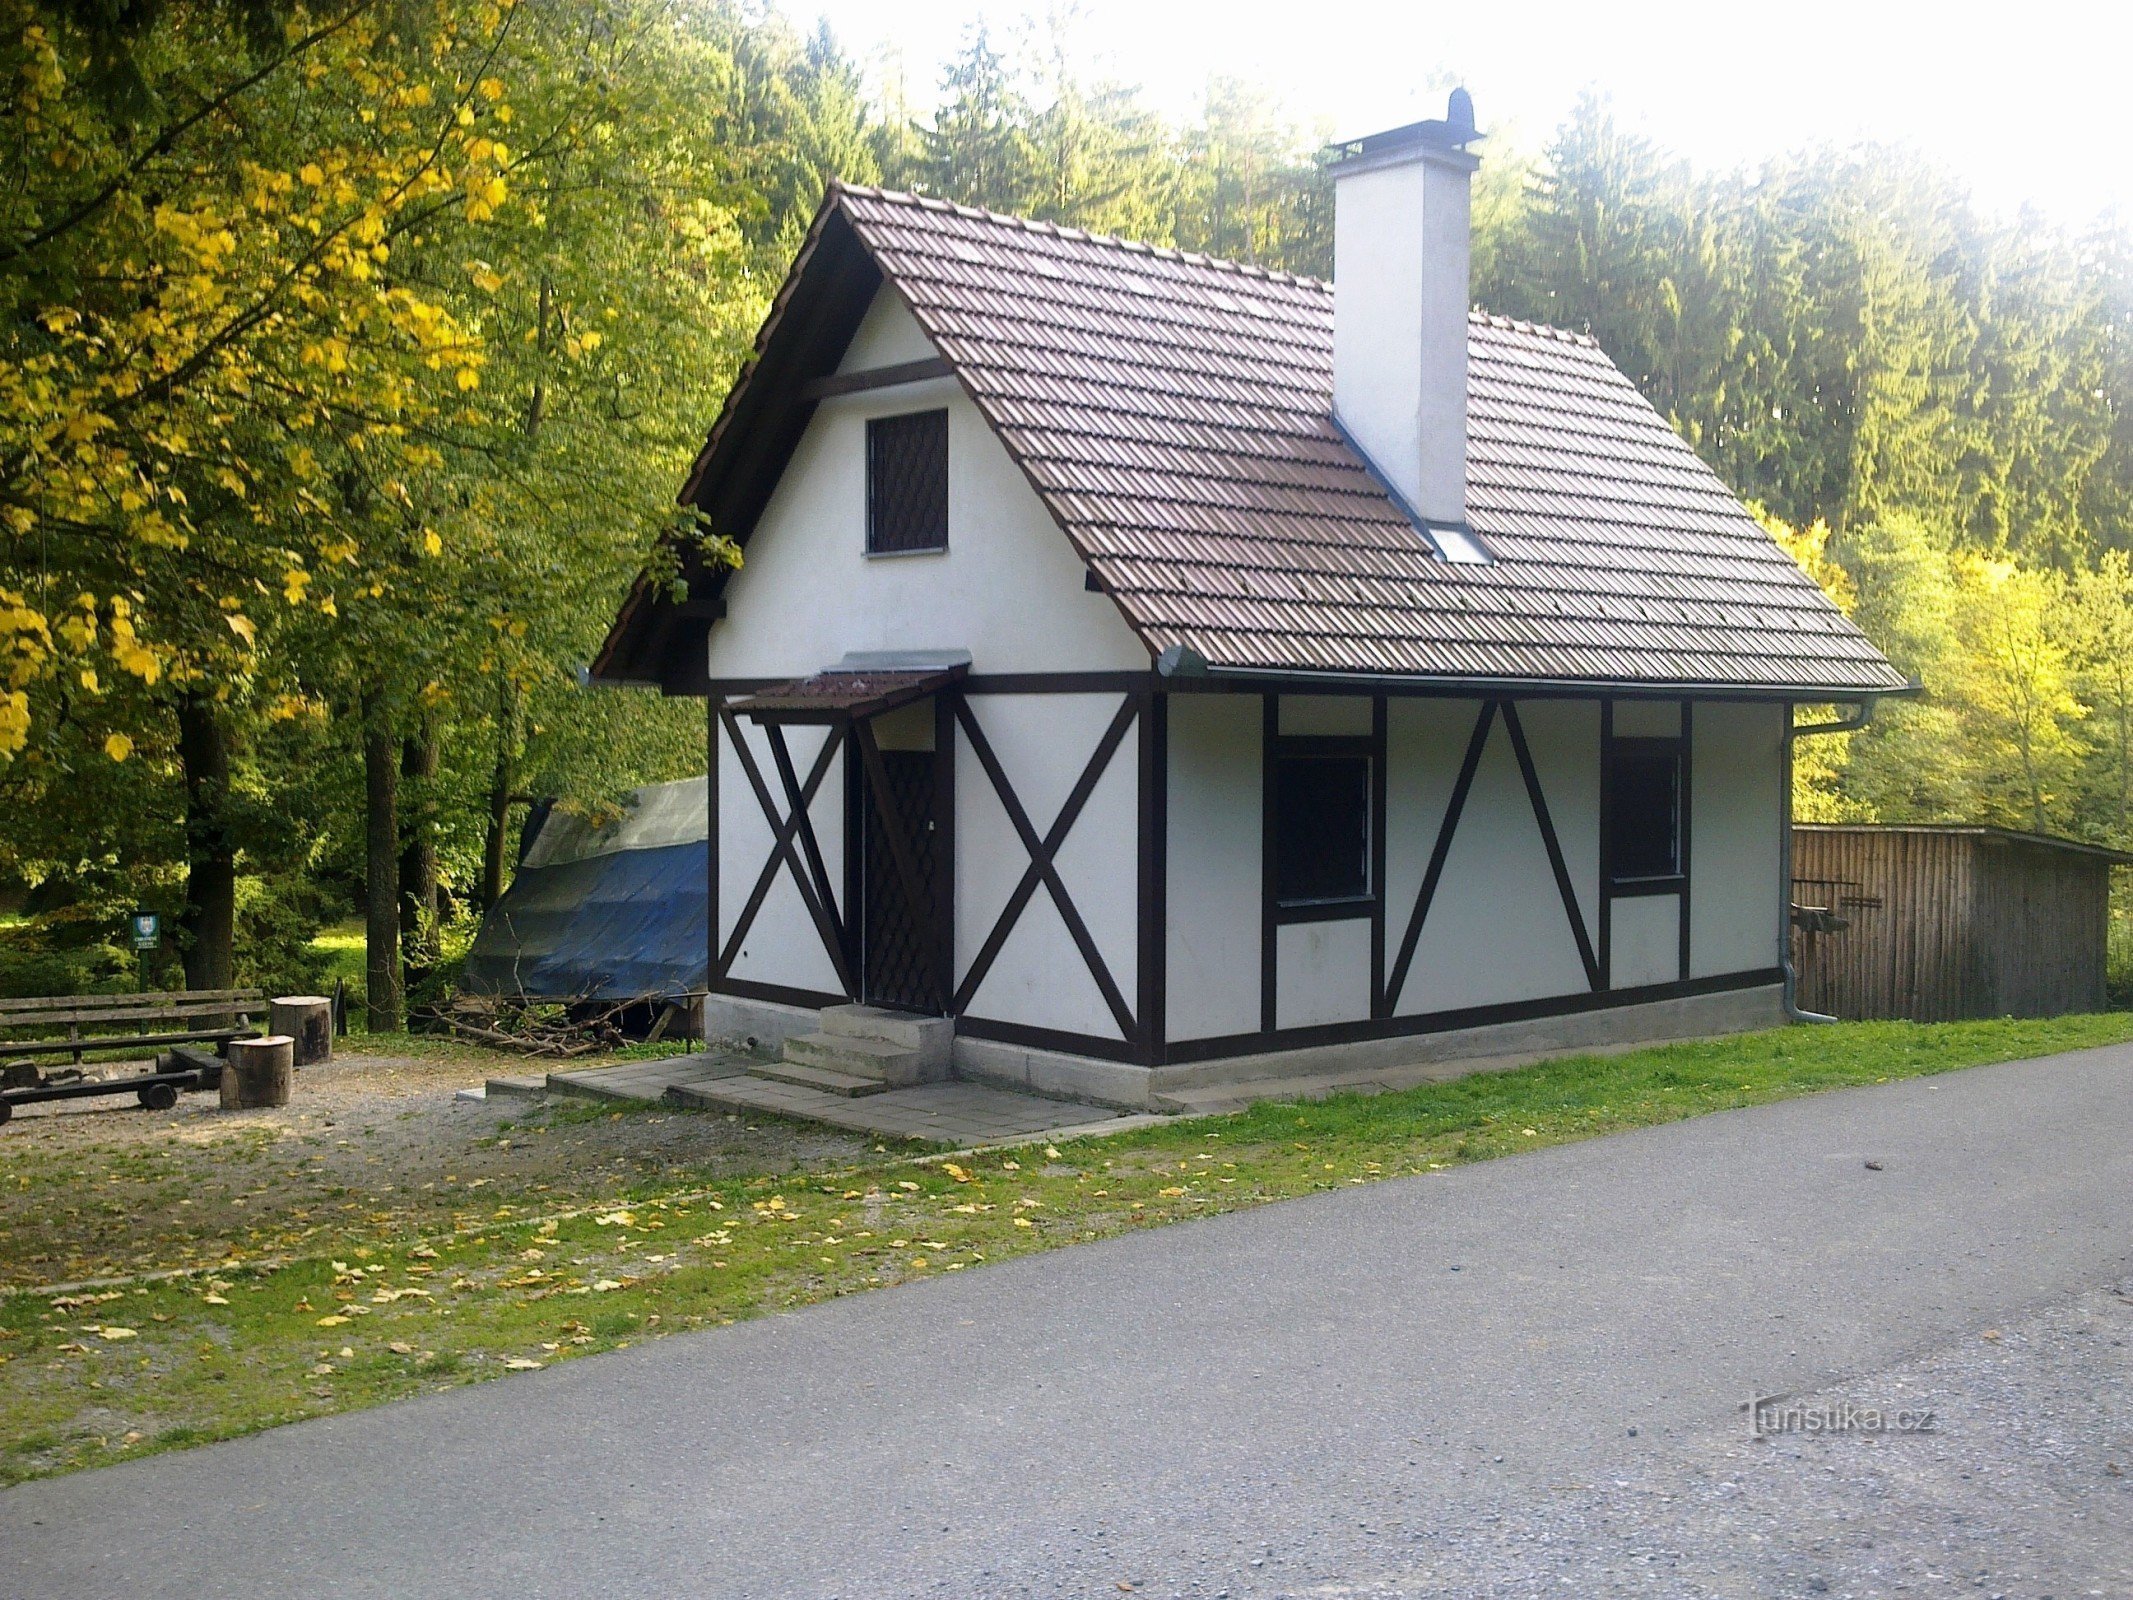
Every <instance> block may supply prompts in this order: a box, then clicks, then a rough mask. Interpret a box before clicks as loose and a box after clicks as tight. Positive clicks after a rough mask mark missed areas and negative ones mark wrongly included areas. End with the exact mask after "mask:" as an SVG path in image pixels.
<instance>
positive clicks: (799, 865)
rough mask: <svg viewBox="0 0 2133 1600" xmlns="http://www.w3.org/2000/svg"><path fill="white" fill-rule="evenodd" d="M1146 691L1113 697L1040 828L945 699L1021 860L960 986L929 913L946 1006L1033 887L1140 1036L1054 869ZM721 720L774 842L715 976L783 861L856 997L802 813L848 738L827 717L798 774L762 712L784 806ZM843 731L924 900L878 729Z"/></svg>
mask: <svg viewBox="0 0 2133 1600" xmlns="http://www.w3.org/2000/svg"><path fill="white" fill-rule="evenodd" d="M1147 698H1148V697H1147V696H1143V695H1129V696H1127V697H1126V698H1125V699H1124V700H1122V701H1121V702H1120V704H1119V707H1118V710H1117V712H1116V713H1115V714H1114V715H1113V716H1112V718H1111V721H1110V723H1109V724H1108V725H1107V726H1106V727H1105V729H1104V732H1103V735H1102V737H1101V738H1100V739H1098V740H1097V743H1096V748H1095V750H1094V751H1093V752H1092V753H1091V754H1090V756H1089V759H1088V761H1087V763H1086V764H1085V765H1084V766H1083V768H1082V771H1081V775H1080V777H1079V778H1078V779H1077V780H1076V781H1075V784H1074V787H1073V789H1072V790H1071V791H1070V792H1069V793H1068V795H1067V797H1066V800H1065V801H1064V802H1063V803H1062V804H1061V806H1060V808H1059V812H1058V815H1057V816H1055V817H1054V818H1053V819H1052V824H1051V826H1050V827H1049V828H1047V829H1046V830H1045V831H1044V832H1043V833H1042V834H1040V833H1038V831H1037V827H1036V824H1035V823H1034V822H1032V821H1031V819H1030V815H1029V810H1028V808H1027V807H1026V806H1024V805H1023V803H1022V799H1021V797H1020V796H1019V795H1018V794H1016V792H1015V788H1014V784H1013V783H1012V781H1011V780H1010V779H1009V778H1008V775H1007V772H1006V769H1005V768H1004V767H1003V766H1002V765H1001V762H1000V758H999V755H998V753H997V752H996V751H995V750H994V749H993V745H992V741H991V740H990V739H988V738H987V737H986V735H985V730H984V728H983V727H982V726H981V725H980V724H979V722H978V720H977V718H976V716H975V715H974V714H973V713H972V712H971V710H970V707H969V705H968V704H967V703H966V702H965V701H964V699H963V697H962V696H961V695H959V694H958V695H952V696H950V701H951V705H952V708H953V725H954V726H959V727H961V729H962V730H963V736H964V737H965V738H966V739H967V740H968V741H969V743H970V749H971V753H972V754H973V755H975V756H976V757H977V760H978V764H979V766H980V767H982V768H983V769H984V772H985V776H986V779H987V781H988V782H990V784H991V785H992V789H993V793H994V794H995V795H997V796H998V797H999V801H1000V806H1001V809H1002V810H1003V811H1004V812H1005V813H1006V815H1007V819H1008V822H1009V823H1010V825H1011V826H1012V827H1013V828H1014V830H1015V833H1016V836H1017V837H1018V838H1019V839H1020V840H1021V842H1022V848H1023V850H1024V851H1025V852H1026V853H1027V855H1028V857H1029V862H1028V865H1027V866H1026V867H1025V868H1024V869H1023V872H1022V876H1021V878H1020V879H1019V880H1018V881H1017V883H1016V884H1015V887H1014V891H1013V892H1012V893H1011V894H1009V895H1008V897H1007V901H1006V904H1005V905H1004V906H1002V908H1001V910H1000V914H999V916H998V918H996V919H995V921H994V923H993V925H992V928H991V930H990V931H989V932H988V933H987V934H986V936H985V939H984V942H983V943H982V944H980V945H979V947H978V952H977V955H976V956H975V958H974V959H973V960H972V961H971V963H970V967H969V969H968V971H966V972H965V973H964V975H963V980H962V982H961V983H960V984H955V985H952V986H951V984H950V983H949V982H948V981H946V975H947V974H949V973H950V972H952V970H953V952H952V950H951V949H950V948H949V947H948V946H949V941H950V939H951V938H952V933H951V931H950V930H949V928H948V927H947V926H946V925H945V924H944V923H943V922H941V921H940V920H938V919H936V920H935V921H934V923H933V929H934V936H933V938H932V939H930V940H929V941H928V946H927V959H928V961H929V962H930V963H931V965H932V971H933V976H934V979H935V985H936V989H937V991H938V992H939V993H940V994H942V995H943V996H945V997H946V1008H947V1011H948V1013H949V1015H951V1016H956V1015H960V1014H961V1013H962V1012H963V1011H964V1010H965V1009H967V1008H968V1006H969V1005H970V1003H971V1001H972V999H973V998H974V997H975V996H976V994H977V991H978V988H979V986H980V985H981V984H982V983H983V982H984V981H985V977H986V975H987V974H988V973H989V972H990V971H991V970H992V967H993V963H994V962H995V961H996V960H997V959H998V957H999V954H1000V951H1001V949H1002V948H1003V947H1004V946H1005V945H1006V943H1007V939H1008V936H1009V935H1010V934H1011V933H1013V932H1014V930H1015V927H1016V925H1017V923H1018V922H1019V921H1020V919H1021V917H1022V913H1023V912H1024V911H1025V910H1026V909H1027V908H1028V906H1029V903H1030V901H1031V900H1032V899H1033V898H1034V897H1035V895H1036V892H1037V889H1038V887H1039V886H1040V885H1041V886H1042V887H1043V888H1044V889H1045V891H1046V892H1047V893H1048V894H1049V895H1050V896H1051V899H1052V903H1053V905H1054V906H1056V907H1057V908H1058V911H1059V917H1060V921H1061V922H1062V923H1064V924H1065V926H1066V930H1067V934H1068V936H1069V937H1070V938H1072V940H1073V941H1074V947H1075V949H1076V950H1077V951H1078V952H1079V953H1080V955H1081V958H1082V960H1083V962H1085V963H1086V964H1087V967H1088V970H1089V975H1090V977H1091V978H1092V979H1094V980H1095V983H1096V987H1097V990H1098V992H1099V993H1101V994H1102V996H1103V1000H1104V1004H1105V1006H1106V1007H1107V1008H1108V1009H1109V1010H1110V1012H1111V1017H1112V1020H1113V1021H1114V1022H1115V1023H1116V1024H1117V1025H1118V1029H1119V1032H1120V1034H1121V1035H1122V1036H1123V1037H1124V1038H1126V1039H1129V1040H1131V1039H1137V1038H1139V1037H1140V1031H1139V1022H1138V1019H1137V1018H1136V1017H1135V1014H1134V1009H1133V1007H1131V1006H1129V1005H1128V1004H1127V1003H1126V997H1125V995H1124V993H1123V992H1122V991H1121V990H1120V988H1119V986H1118V982H1117V980H1116V979H1115V978H1114V977H1113V976H1112V974H1111V969H1110V966H1109V964H1108V963H1107V962H1106V961H1105V960H1104V958H1103V953H1102V951H1100V950H1099V949H1098V948H1097V945H1096V939H1095V936H1094V935H1093V934H1091V933H1090V931H1089V926H1088V923H1087V922H1086V921H1085V920H1084V919H1083V917H1082V915H1081V912H1080V909H1079V908H1078V907H1076V905H1075V904H1074V898H1073V896H1072V895H1071V894H1070V893H1069V892H1068V890H1067V886H1066V882H1065V880H1064V879H1063V878H1062V877H1061V876H1060V872H1059V867H1058V855H1059V851H1060V849H1061V847H1062V846H1064V845H1065V843H1066V840H1067V836H1068V835H1069V834H1070V833H1071V832H1072V831H1073V828H1074V824H1075V823H1076V822H1077V821H1078V820H1079V819H1080V817H1081V813H1082V811H1083V810H1084V809H1085V808H1086V806H1087V805H1088V802H1089V797H1090V796H1091V795H1092V794H1094V793H1095V791H1096V786H1097V784H1098V783H1099V782H1101V781H1102V779H1103V776H1104V774H1105V773H1106V772H1107V771H1109V770H1110V765H1111V761H1112V759H1113V758H1114V757H1115V756H1116V755H1117V753H1118V748H1119V746H1120V745H1121V744H1122V743H1123V742H1124V740H1125V737H1126V734H1127V733H1128V731H1129V730H1131V729H1132V727H1133V726H1134V723H1135V721H1136V720H1137V719H1138V718H1139V717H1140V716H1141V715H1142V702H1143V701H1144V700H1145V699H1147ZM719 719H720V721H721V722H722V723H723V724H724V726H725V729H726V736H727V738H728V739H729V740H731V742H732V744H733V750H734V755H735V758H736V760H737V761H738V762H739V764H740V768H741V771H742V774H743V775H744V776H745V777H746V778H747V780H748V786H749V788H750V789H751V790H753V791H754V794H755V798H756V804H757V805H758V806H759V807H760V808H761V809H762V813H763V818H764V820H765V821H766V822H767V823H768V824H769V825H770V831H771V850H770V856H769V858H768V859H767V860H766V861H765V862H764V864H763V867H762V870H761V871H760V872H759V873H758V874H757V875H756V880H755V885H754V887H753V889H752V890H751V891H750V893H749V895H748V899H747V901H746V903H745V904H744V905H743V906H742V908H741V913H740V916H739V917H738V918H737V919H736V920H735V922H734V925H733V932H732V933H731V934H730V935H728V937H727V939H726V942H725V944H724V946H723V947H722V948H721V949H720V951H719V956H718V972H717V976H719V977H723V976H725V975H726V973H727V972H729V971H730V970H731V968H732V965H733V962H734V959H735V958H736V957H737V956H738V955H739V953H740V948H741V941H742V940H743V939H744V938H745V937H746V936H747V934H748V930H749V929H750V927H751V926H753V924H754V921H755V918H756V914H757V913H758V911H760V910H761V908H762V905H763V902H764V900H765V899H766V898H767V897H768V896H769V894H770V890H771V887H772V886H773V885H774V884H775V883H776V882H777V878H778V873H779V871H780V870H781V869H789V870H790V871H791V874H792V880H793V886H794V887H795V888H796V889H797V890H798V891H799V894H800V899H801V902H802V903H803V904H804V905H805V906H806V908H807V914H808V917H809V919H810V920H811V921H812V922H813V923H814V925H815V931H816V932H817V934H818V935H820V937H821V939H822V945H823V949H824V950H825V951H826V952H827V954H828V956H829V958H830V963H831V965H832V967H833V968H834V969H835V971H836V975H837V982H838V984H839V985H840V986H841V987H842V988H843V990H844V992H845V993H846V994H847V995H851V996H854V997H856V996H857V995H858V994H859V984H858V982H857V974H856V972H855V969H854V960H853V952H852V947H851V939H850V928H849V925H848V923H847V921H846V919H845V917H844V916H843V915H842V914H840V912H839V909H838V903H837V894H836V891H835V889H834V887H833V886H832V884H831V881H830V874H829V869H828V865H827V863H826V861H825V860H824V857H823V854H822V847H821V842H820V840H819V839H818V838H817V836H816V834H815V827H814V820H813V817H812V815H811V812H810V808H811V806H812V804H813V802H814V799H815V796H816V794H817V793H818V792H819V791H820V789H821V787H822V783H823V780H824V778H825V777H826V776H827V775H828V773H829V769H830V764H831V761H832V759H833V758H834V757H835V755H836V753H837V751H838V749H839V748H840V746H841V745H842V744H843V743H844V742H845V741H844V740H843V739H842V738H840V736H839V730H838V728H837V727H836V726H835V725H834V724H832V725H831V727H830V728H829V731H828V733H827V735H826V737H825V738H824V739H823V741H822V748H821V749H820V750H819V751H818V752H817V753H816V755H815V759H814V763H813V765H812V766H811V767H810V768H809V769H808V772H807V775H806V776H805V778H802V777H801V775H800V772H799V769H798V767H797V766H796V764H795V763H794V761H793V758H792V751H791V747H790V746H789V745H788V743H787V742H786V738H785V729H784V725H783V724H782V723H781V722H778V721H772V720H767V719H766V720H764V721H763V722H762V723H761V726H762V728H763V730H764V735H765V738H766V739H767V741H768V743H769V745H770V754H771V763H772V765H773V766H774V767H775V769H776V771H777V776H778V782H779V787H780V789H781V790H782V792H783V798H784V805H783V807H781V806H780V805H779V803H778V799H777V797H776V796H774V795H773V794H772V792H771V788H770V785H769V783H768V782H767V781H766V779H765V778H764V775H763V770H762V765H761V763H759V762H758V761H757V760H756V757H755V753H754V751H753V750H752V749H751V748H750V747H749V743H748V740H747V737H746V735H745V734H744V732H743V731H742V728H741V722H740V718H739V717H738V716H737V715H736V714H735V713H734V712H733V711H732V710H731V709H730V708H727V707H721V708H720V710H719ZM947 727H948V723H947V719H942V723H941V727H940V731H941V732H942V733H945V732H946V731H947ZM848 730H849V740H850V744H851V746H852V747H854V748H856V750H857V752H858V756H859V761H860V765H861V768H862V770H863V771H864V773H865V775H866V779H867V782H866V784H865V785H864V787H865V789H866V791H867V792H868V793H869V794H870V795H871V796H872V804H873V806H874V810H875V815H876V816H877V817H878V818H879V820H880V822H881V826H882V833H883V835H884V837H885V838H886V840H887V841H888V846H889V854H890V857H891V860H892V862H893V864H894V867H895V870H896V876H897V881H898V883H899V885H900V886H901V888H902V889H903V892H904V893H905V895H906V896H907V897H909V901H910V903H911V904H912V905H913V906H916V907H924V906H927V905H929V904H930V899H929V896H928V894H927V891H926V888H925V885H924V881H923V879H922V876H921V874H920V871H919V866H918V860H917V855H916V852H915V850H914V848H913V845H912V837H911V826H910V820H909V819H906V818H904V817H903V816H901V815H899V814H898V812H897V810H896V806H895V803H894V800H893V799H892V797H891V790H890V786H889V781H888V774H887V771H886V769H885V767H884V765H883V762H882V756H881V746H880V743H879V741H878V740H877V739H876V738H875V735H874V730H873V727H872V724H871V719H870V718H867V717H853V718H851V719H850V722H849V725H848ZM921 820H923V819H921ZM849 845H850V842H849V841H847V847H848V848H849Z"/></svg>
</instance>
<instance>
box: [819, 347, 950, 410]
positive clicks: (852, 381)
mask: <svg viewBox="0 0 2133 1600" xmlns="http://www.w3.org/2000/svg"><path fill="white" fill-rule="evenodd" d="M954 376H955V368H953V367H951V366H949V365H948V363H947V362H945V361H943V360H942V359H941V358H940V357H939V356H929V357H927V358H926V359H925V360H924V361H899V362H898V363H897V364H896V365H895V366H893V367H868V368H867V369H866V370H865V371H863V372H833V373H831V374H830V375H829V376H828V377H826V378H814V379H811V380H810V381H808V382H807V383H804V384H802V385H801V386H800V398H801V399H802V400H809V401H813V400H828V399H831V398H833V397H834V396H837V395H840V394H860V393H863V392H864V391H866V390H868V389H893V388H896V387H897V386H898V385H900V384H906V383H925V382H927V381H928V380H929V379H933V378H952V377H954Z"/></svg>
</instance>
